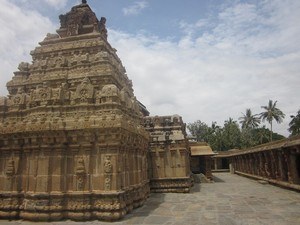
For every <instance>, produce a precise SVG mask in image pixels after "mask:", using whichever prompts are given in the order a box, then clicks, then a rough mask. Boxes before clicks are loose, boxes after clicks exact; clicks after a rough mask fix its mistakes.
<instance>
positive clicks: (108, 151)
mask: <svg viewBox="0 0 300 225" xmlns="http://www.w3.org/2000/svg"><path fill="white" fill-rule="evenodd" d="M59 18H60V23H61V26H60V28H59V29H58V30H57V34H47V36H46V38H45V39H44V40H43V41H42V42H40V43H39V44H40V46H39V47H36V48H35V49H34V50H33V51H32V52H31V55H32V63H25V62H22V63H20V65H19V67H18V69H19V71H17V72H15V73H14V76H13V78H12V80H11V81H9V82H8V83H7V89H8V92H9V95H8V96H7V97H1V98H0V218H10V219H18V218H19V219H25V220H36V221H40V220H46V221H48V220H61V219H72V220H89V219H99V220H110V221H111V220H117V219H119V218H122V217H123V216H124V215H126V214H127V213H128V212H130V211H131V210H132V209H133V208H136V207H138V206H141V205H142V204H143V203H144V202H145V201H146V199H147V197H148V195H149V192H150V188H151V190H153V191H156V192H166V191H176V192H188V191H189V190H190V186H191V181H190V169H189V168H190V167H189V155H190V153H189V147H188V145H187V140H186V134H185V125H184V123H183V121H182V119H181V117H179V116H171V117H154V118H151V117H148V118H147V117H145V116H148V111H147V110H146V108H145V107H144V106H143V105H142V104H141V103H140V102H139V101H138V100H137V99H136V97H135V96H134V93H133V88H132V82H131V80H129V79H128V77H127V75H126V71H125V69H124V67H123V66H122V63H121V61H120V59H119V58H118V56H117V54H116V50H115V49H114V48H112V47H111V45H110V44H109V43H108V42H107V30H106V27H105V23H106V19H105V18H104V17H102V18H101V19H100V20H98V19H97V17H96V15H95V14H94V12H93V11H92V10H91V8H90V7H89V5H88V4H87V3H86V1H82V4H80V5H77V6H74V7H73V8H72V9H71V11H70V12H68V13H67V14H65V15H61V16H60V17H59Z"/></svg>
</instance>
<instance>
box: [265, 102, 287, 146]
mask: <svg viewBox="0 0 300 225" xmlns="http://www.w3.org/2000/svg"><path fill="white" fill-rule="evenodd" d="M276 104H277V101H275V102H274V103H273V101H272V100H269V103H268V105H267V106H261V108H263V109H264V110H265V111H264V112H262V113H260V118H261V119H262V120H263V121H265V120H267V121H268V123H269V124H270V127H271V132H270V140H271V141H272V133H273V120H275V121H276V122H277V123H281V122H282V121H283V118H284V117H285V114H284V113H283V112H282V111H281V110H280V109H278V108H277V107H276Z"/></svg>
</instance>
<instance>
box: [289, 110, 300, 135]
mask: <svg viewBox="0 0 300 225" xmlns="http://www.w3.org/2000/svg"><path fill="white" fill-rule="evenodd" d="M291 118H292V120H291V122H290V123H289V126H290V127H289V129H288V131H289V132H290V133H291V135H297V134H300V109H299V110H298V112H297V115H296V116H291Z"/></svg>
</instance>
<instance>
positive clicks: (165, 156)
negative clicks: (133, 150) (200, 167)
mask: <svg viewBox="0 0 300 225" xmlns="http://www.w3.org/2000/svg"><path fill="white" fill-rule="evenodd" d="M144 124H145V129H146V131H148V132H149V133H150V147H149V148H150V149H149V151H150V152H149V160H148V161H149V177H150V188H151V191H153V192H189V190H190V187H191V179H190V175H191V173H190V149H189V145H188V140H187V138H186V131H185V124H184V123H183V121H182V118H181V117H180V116H178V115H173V116H154V117H145V118H144Z"/></svg>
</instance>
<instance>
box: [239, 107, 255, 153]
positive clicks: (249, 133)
mask: <svg viewBox="0 0 300 225" xmlns="http://www.w3.org/2000/svg"><path fill="white" fill-rule="evenodd" d="M242 114H243V116H242V117H240V118H239V120H240V123H241V124H242V131H241V147H242V148H249V147H252V146H254V145H256V143H257V142H256V141H255V140H254V138H253V132H254V129H256V128H257V127H258V126H259V124H260V119H259V118H258V116H257V115H253V114H252V111H251V109H246V113H245V114H244V113H242Z"/></svg>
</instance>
